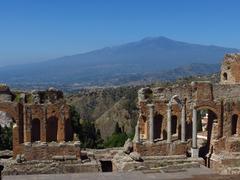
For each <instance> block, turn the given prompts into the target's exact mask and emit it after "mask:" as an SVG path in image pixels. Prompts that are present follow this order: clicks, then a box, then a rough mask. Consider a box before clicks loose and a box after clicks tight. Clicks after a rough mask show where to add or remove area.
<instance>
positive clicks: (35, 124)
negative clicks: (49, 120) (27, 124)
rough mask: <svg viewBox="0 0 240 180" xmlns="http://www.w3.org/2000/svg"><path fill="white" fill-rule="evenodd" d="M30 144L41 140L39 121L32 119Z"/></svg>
mask: <svg viewBox="0 0 240 180" xmlns="http://www.w3.org/2000/svg"><path fill="white" fill-rule="evenodd" d="M31 127H32V128H31V142H35V141H40V140H41V122H40V119H38V118H34V119H32V120H31Z"/></svg>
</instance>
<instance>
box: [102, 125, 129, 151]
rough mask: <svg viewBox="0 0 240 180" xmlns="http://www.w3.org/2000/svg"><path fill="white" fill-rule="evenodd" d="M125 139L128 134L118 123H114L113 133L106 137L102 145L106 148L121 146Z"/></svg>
mask: <svg viewBox="0 0 240 180" xmlns="http://www.w3.org/2000/svg"><path fill="white" fill-rule="evenodd" d="M127 139H128V135H127V134H126V133H125V132H124V130H123V129H122V128H121V127H120V126H119V124H118V123H116V125H115V130H114V133H113V134H112V136H110V137H108V138H107V140H106V142H104V146H105V147H107V148H111V147H122V146H123V145H124V143H125V141H126V140H127Z"/></svg>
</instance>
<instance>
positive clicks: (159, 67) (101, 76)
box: [0, 37, 239, 86]
mask: <svg viewBox="0 0 240 180" xmlns="http://www.w3.org/2000/svg"><path fill="white" fill-rule="evenodd" d="M235 52H239V50H238V49H234V48H224V47H218V46H205V45H198V44H190V43H185V42H180V41H174V40H171V39H168V38H165V37H157V38H145V39H143V40H141V41H138V42H132V43H128V44H123V45H120V46H114V47H107V48H103V49H99V50H95V51H91V52H87V53H82V54H77V55H72V56H65V57H61V58H57V59H52V60H48V61H45V62H41V63H34V64H26V65H18V66H8V67H2V68H0V81H2V82H5V83H8V84H27V85H33V84H35V85H37V84H43V85H44V84H53V85H54V84H68V85H69V84H77V85H79V86H104V85H121V84H126V83H131V82H136V81H142V80H143V79H144V78H149V77H150V76H152V77H150V79H151V78H152V79H156V77H162V75H165V76H166V75H167V76H168V77H169V74H168V73H169V71H168V70H170V72H171V73H173V74H174V72H175V73H176V72H177V70H179V67H180V70H181V72H180V74H188V73H189V67H191V66H192V67H193V66H194V67H195V68H190V69H191V71H193V72H191V73H192V74H196V73H194V72H195V71H199V66H201V68H202V70H203V71H202V72H205V71H207V73H209V70H206V69H208V68H209V65H206V64H212V65H211V66H215V67H219V65H218V64H219V63H220V61H221V59H223V56H224V54H226V53H235ZM199 63H201V64H199ZM189 65H190V66H189ZM213 69H214V68H213ZM185 71H186V72H185ZM166 73H167V74H166ZM210 73H211V70H210ZM177 76H179V74H178V75H177ZM162 78H163V77H162Z"/></svg>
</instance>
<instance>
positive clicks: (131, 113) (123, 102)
mask: <svg viewBox="0 0 240 180" xmlns="http://www.w3.org/2000/svg"><path fill="white" fill-rule="evenodd" d="M139 88H140V87H133V86H131V87H119V88H105V89H84V90H81V91H80V92H79V93H74V94H71V95H68V96H67V102H68V104H70V105H72V106H75V108H76V110H77V111H78V112H79V114H80V117H81V119H83V120H91V121H93V122H95V124H96V128H97V129H100V131H101V134H102V137H103V138H105V139H106V137H107V136H110V135H111V134H112V133H113V131H114V127H115V125H116V123H117V122H118V124H119V125H120V127H121V128H122V129H124V131H125V132H127V133H131V132H132V131H133V128H134V127H135V125H136V120H137V107H136V102H137V91H138V89H139Z"/></svg>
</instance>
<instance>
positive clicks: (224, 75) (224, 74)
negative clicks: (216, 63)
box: [223, 73, 228, 81]
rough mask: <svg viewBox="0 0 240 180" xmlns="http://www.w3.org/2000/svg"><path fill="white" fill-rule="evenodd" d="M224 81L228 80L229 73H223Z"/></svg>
mask: <svg viewBox="0 0 240 180" xmlns="http://www.w3.org/2000/svg"><path fill="white" fill-rule="evenodd" d="M223 80H224V81H226V80H228V75H227V73H223Z"/></svg>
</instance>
